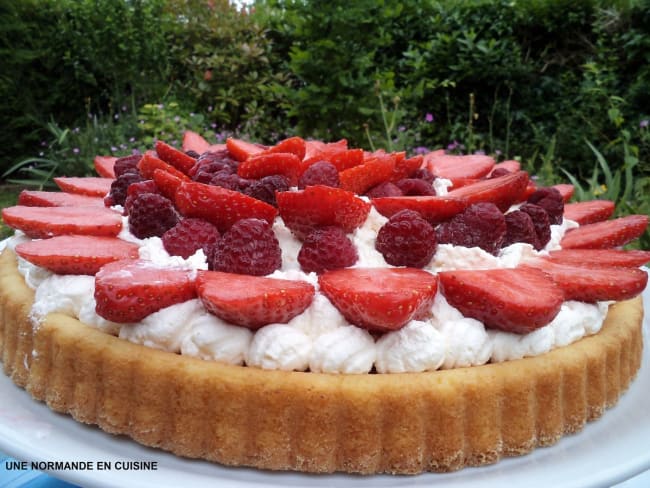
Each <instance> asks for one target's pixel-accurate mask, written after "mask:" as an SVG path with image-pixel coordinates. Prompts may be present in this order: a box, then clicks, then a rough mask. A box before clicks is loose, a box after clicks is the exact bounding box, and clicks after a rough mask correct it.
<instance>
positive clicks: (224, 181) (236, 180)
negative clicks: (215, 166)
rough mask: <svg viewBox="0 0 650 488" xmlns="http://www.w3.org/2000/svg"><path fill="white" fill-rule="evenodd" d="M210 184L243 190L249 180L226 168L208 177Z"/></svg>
mask: <svg viewBox="0 0 650 488" xmlns="http://www.w3.org/2000/svg"><path fill="white" fill-rule="evenodd" d="M210 185H214V186H220V187H222V188H226V189H228V190H233V191H240V192H243V191H244V190H246V188H247V187H248V186H249V185H250V180H247V179H245V178H242V177H241V176H239V175H238V174H237V173H230V172H228V171H227V170H224V171H218V172H216V173H215V174H214V175H213V176H212V178H211V179H210Z"/></svg>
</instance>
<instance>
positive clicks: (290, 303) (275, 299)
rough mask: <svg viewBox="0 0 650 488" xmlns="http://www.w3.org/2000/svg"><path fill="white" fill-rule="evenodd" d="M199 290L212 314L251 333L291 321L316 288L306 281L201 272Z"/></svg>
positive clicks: (199, 273)
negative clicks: (267, 326) (261, 328)
mask: <svg viewBox="0 0 650 488" xmlns="http://www.w3.org/2000/svg"><path fill="white" fill-rule="evenodd" d="M196 287H197V291H198V294H199V297H200V298H201V300H202V301H203V304H204V305H205V308H206V309H207V310H208V311H209V312H210V313H213V314H214V315H216V316H217V317H219V318H221V319H223V320H225V321H227V322H230V323H232V324H235V325H240V326H243V327H248V328H249V329H252V330H256V329H259V328H260V327H262V326H264V325H267V324H285V323H287V322H289V321H290V320H291V319H292V318H294V317H295V316H297V315H300V314H301V313H302V312H304V311H305V310H306V309H307V307H309V305H310V304H311V302H312V300H313V298H314V287H313V286H312V285H311V284H309V283H307V282H306V281H295V280H281V279H275V278H264V277H260V276H248V275H239V274H232V273H221V272H219V271H199V272H198V276H197V279H196Z"/></svg>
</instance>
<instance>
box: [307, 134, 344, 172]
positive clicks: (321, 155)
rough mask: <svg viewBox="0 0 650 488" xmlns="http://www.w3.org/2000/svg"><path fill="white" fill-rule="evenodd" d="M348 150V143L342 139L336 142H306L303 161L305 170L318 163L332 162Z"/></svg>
mask: <svg viewBox="0 0 650 488" xmlns="http://www.w3.org/2000/svg"><path fill="white" fill-rule="evenodd" d="M347 150H348V141H346V140H345V139H341V140H340V141H336V142H322V141H305V157H304V158H303V160H302V167H303V169H305V168H307V167H308V166H309V165H311V164H313V163H315V162H316V161H332V159H334V158H335V157H336V156H337V155H339V154H341V153H344V152H345V151H347Z"/></svg>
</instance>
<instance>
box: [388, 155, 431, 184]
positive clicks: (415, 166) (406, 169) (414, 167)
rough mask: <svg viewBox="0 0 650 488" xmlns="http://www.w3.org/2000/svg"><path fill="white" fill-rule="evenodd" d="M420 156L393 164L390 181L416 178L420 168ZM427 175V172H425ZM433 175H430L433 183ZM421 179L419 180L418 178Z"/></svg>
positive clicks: (399, 160)
mask: <svg viewBox="0 0 650 488" xmlns="http://www.w3.org/2000/svg"><path fill="white" fill-rule="evenodd" d="M423 159H424V158H423V157H422V156H413V157H412V158H408V159H406V158H404V159H398V160H397V161H396V162H395V168H394V169H393V177H392V179H393V180H395V181H397V180H401V179H403V178H418V176H417V175H416V173H417V172H418V171H419V170H420V169H424V168H422V161H423ZM427 173H429V171H428V170H427ZM429 174H431V173H429ZM433 178H434V177H433V175H432V174H431V181H433ZM420 179H421V178H420Z"/></svg>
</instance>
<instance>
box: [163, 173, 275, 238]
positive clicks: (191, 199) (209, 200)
mask: <svg viewBox="0 0 650 488" xmlns="http://www.w3.org/2000/svg"><path fill="white" fill-rule="evenodd" d="M282 194H284V193H280V195H282ZM175 203H176V208H177V209H178V211H179V212H181V213H182V214H183V215H185V216H186V217H197V218H200V219H205V220H207V221H208V222H211V223H213V224H214V225H215V226H217V228H218V229H219V232H222V233H223V232H226V231H227V230H228V229H230V227H232V225H233V224H234V223H235V222H237V221H238V220H241V219H249V218H256V219H262V220H266V221H267V222H268V223H269V224H271V225H273V221H274V219H275V216H276V215H277V214H278V211H277V209H276V208H275V207H273V206H272V205H269V204H268V203H265V202H262V201H261V200H258V199H256V198H253V197H249V196H248V195H244V194H243V193H239V192H237V191H233V190H228V189H226V188H222V187H219V186H212V185H205V184H203V183H196V182H193V181H184V182H182V183H181V184H180V185H179V187H178V189H177V191H176V197H175Z"/></svg>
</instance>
